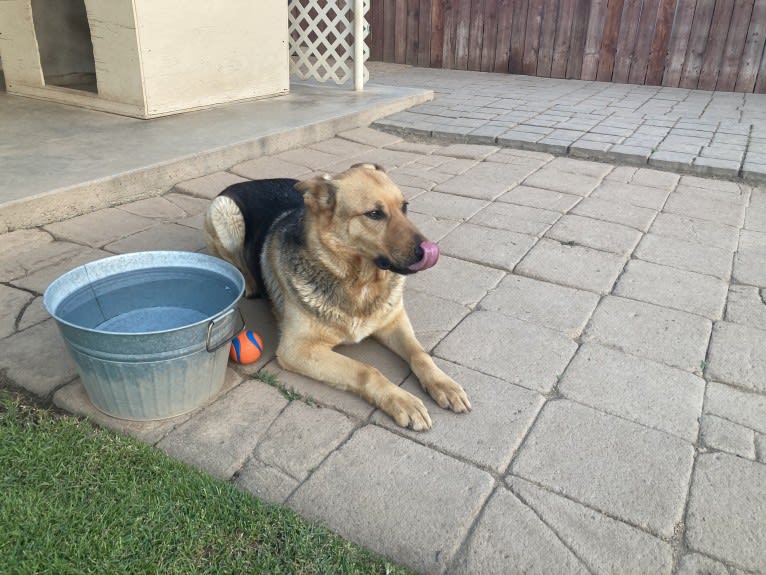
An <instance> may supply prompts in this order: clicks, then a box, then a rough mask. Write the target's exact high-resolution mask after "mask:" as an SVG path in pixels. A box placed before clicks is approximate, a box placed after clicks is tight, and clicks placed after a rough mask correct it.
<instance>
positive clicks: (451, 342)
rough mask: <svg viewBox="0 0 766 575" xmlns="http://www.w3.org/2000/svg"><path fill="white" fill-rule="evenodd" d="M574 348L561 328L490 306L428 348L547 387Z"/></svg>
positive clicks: (511, 378) (524, 383) (523, 382)
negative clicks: (502, 312) (530, 321)
mask: <svg viewBox="0 0 766 575" xmlns="http://www.w3.org/2000/svg"><path fill="white" fill-rule="evenodd" d="M511 342H512V343H511ZM576 349H577V344H575V343H574V341H572V340H571V339H570V338H568V337H567V336H565V335H564V334H562V333H561V332H558V331H554V330H551V329H548V328H545V327H542V326H537V325H534V324H531V323H529V322H524V321H520V320H517V319H515V318H511V317H508V316H504V315H502V314H499V313H496V312H490V311H477V312H474V313H472V314H471V315H469V316H468V317H467V318H466V319H465V320H464V321H463V322H461V323H460V325H458V326H457V327H456V328H455V329H454V330H453V331H452V332H451V333H450V334H449V335H448V336H447V337H446V338H444V339H443V340H442V342H441V343H440V344H439V345H438V346H436V349H435V350H434V354H436V355H437V356H439V357H442V358H444V359H447V360H450V361H454V362H456V363H459V364H461V365H465V366H466V367H470V368H472V369H475V370H477V371H481V372H483V373H487V374H489V375H493V376H495V377H499V378H501V379H504V380H506V381H509V382H511V383H515V384H517V385H520V386H522V387H526V388H528V389H533V390H535V391H540V392H543V393H547V392H549V391H551V389H553V386H554V385H555V384H556V381H557V380H558V377H559V375H561V373H562V372H563V371H564V368H565V367H566V366H567V364H568V363H569V360H570V359H571V357H572V356H573V355H574V353H575V351H576Z"/></svg>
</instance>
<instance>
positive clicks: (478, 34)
mask: <svg viewBox="0 0 766 575" xmlns="http://www.w3.org/2000/svg"><path fill="white" fill-rule="evenodd" d="M485 1H486V2H491V3H493V4H494V3H495V2H496V1H497V0H472V1H471V18H470V24H471V25H470V27H469V34H468V69H469V70H477V71H478V70H481V50H482V46H483V44H484V27H485V14H484V12H485V6H484V4H485Z"/></svg>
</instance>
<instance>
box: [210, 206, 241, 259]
mask: <svg viewBox="0 0 766 575" xmlns="http://www.w3.org/2000/svg"><path fill="white" fill-rule="evenodd" d="M205 231H206V232H207V233H206V234H205V235H206V237H207V240H208V246H207V248H208V252H211V253H213V252H216V253H214V255H219V256H222V255H224V254H220V253H217V252H219V250H221V249H222V250H223V252H224V253H226V254H240V253H241V252H242V246H243V244H244V243H245V220H244V218H243V217H242V212H241V211H240V209H239V208H238V207H237V204H235V203H234V200H232V199H231V198H229V197H227V196H218V197H216V198H215V199H214V200H213V201H212V202H211V203H210V207H209V208H208V210H207V213H206V214H205ZM216 243H217V244H218V245H211V244H216ZM224 259H229V258H224Z"/></svg>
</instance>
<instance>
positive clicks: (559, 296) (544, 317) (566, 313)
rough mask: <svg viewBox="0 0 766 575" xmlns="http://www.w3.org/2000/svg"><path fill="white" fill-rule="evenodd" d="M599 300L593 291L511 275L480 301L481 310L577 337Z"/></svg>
mask: <svg viewBox="0 0 766 575" xmlns="http://www.w3.org/2000/svg"><path fill="white" fill-rule="evenodd" d="M598 299H599V298H598V296H597V295H596V294H594V293H591V292H587V291H582V290H576V289H572V288H568V287H564V286H560V285H556V284H551V283H548V282H541V281H537V280H534V279H530V278H526V277H524V276H518V275H509V276H506V277H505V279H503V281H502V282H500V284H499V285H498V286H497V288H495V289H494V290H492V291H491V292H490V293H489V294H487V297H485V298H484V299H483V300H481V303H480V309H485V310H489V311H496V312H499V313H502V314H505V315H509V316H511V317H515V318H518V319H522V320H524V321H529V322H532V323H536V324H539V325H542V326H544V327H548V328H551V329H555V330H558V331H561V332H563V333H565V334H566V335H568V336H569V337H572V338H575V337H577V336H578V335H580V333H581V332H582V330H583V328H584V327H585V324H586V323H587V322H588V319H589V318H590V316H591V314H592V313H593V310H594V309H595V308H596V305H597V304H598Z"/></svg>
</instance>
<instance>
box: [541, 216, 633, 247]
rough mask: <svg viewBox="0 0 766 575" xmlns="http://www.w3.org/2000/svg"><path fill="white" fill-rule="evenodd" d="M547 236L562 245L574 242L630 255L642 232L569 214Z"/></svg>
mask: <svg viewBox="0 0 766 575" xmlns="http://www.w3.org/2000/svg"><path fill="white" fill-rule="evenodd" d="M545 236H546V237H549V238H551V239H554V240H557V241H559V242H561V243H568V242H569V243H572V242H573V243H575V244H577V245H581V246H586V247H589V248H594V249H597V250H601V251H604V252H612V253H615V254H629V253H630V252H632V251H633V248H635V247H636V244H637V243H638V241H639V240H640V239H641V232H639V231H638V230H634V229H632V228H628V227H626V226H622V225H620V224H615V223H612V222H605V221H602V220H594V219H593V218H586V217H583V216H578V215H574V214H567V215H565V216H562V217H561V219H559V220H558V221H557V222H556V223H555V224H554V225H553V227H551V229H550V230H548V232H547V233H546V234H545Z"/></svg>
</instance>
